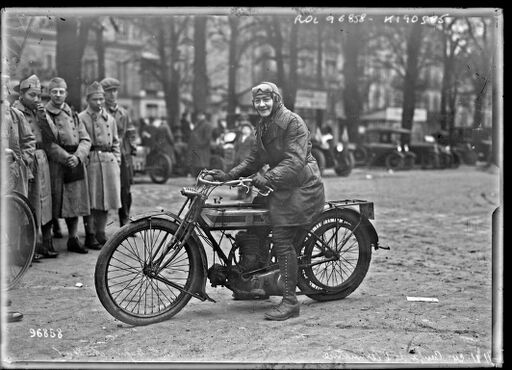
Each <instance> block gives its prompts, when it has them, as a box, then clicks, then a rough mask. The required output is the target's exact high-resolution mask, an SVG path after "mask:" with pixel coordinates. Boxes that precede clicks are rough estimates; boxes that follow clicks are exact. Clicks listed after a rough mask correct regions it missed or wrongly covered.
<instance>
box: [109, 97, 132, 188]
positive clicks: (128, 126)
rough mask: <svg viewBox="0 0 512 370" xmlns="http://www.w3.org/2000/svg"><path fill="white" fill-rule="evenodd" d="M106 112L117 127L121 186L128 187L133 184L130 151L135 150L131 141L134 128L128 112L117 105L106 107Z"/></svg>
mask: <svg viewBox="0 0 512 370" xmlns="http://www.w3.org/2000/svg"><path fill="white" fill-rule="evenodd" d="M106 110H107V112H108V113H109V114H110V115H111V116H112V117H114V120H115V121H116V125H117V137H118V138H119V142H120V144H119V147H120V150H121V186H122V187H129V186H130V185H131V184H132V183H133V158H132V154H131V153H132V151H133V150H135V149H136V148H135V145H134V144H133V140H134V139H135V126H134V125H133V123H132V122H131V120H130V116H129V115H128V112H127V111H126V109H124V108H123V107H120V106H119V105H116V106H112V107H111V106H107V107H106Z"/></svg>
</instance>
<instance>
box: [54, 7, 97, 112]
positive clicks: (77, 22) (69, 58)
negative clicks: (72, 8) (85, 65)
mask: <svg viewBox="0 0 512 370" xmlns="http://www.w3.org/2000/svg"><path fill="white" fill-rule="evenodd" d="M91 23H92V21H91V20H89V19H83V18H82V19H79V18H76V17H67V18H65V19H64V18H58V19H57V46H56V57H55V59H56V66H57V74H58V75H59V77H62V78H63V79H64V80H65V81H66V83H67V85H68V89H67V90H68V97H67V103H68V104H69V105H70V106H71V107H72V108H73V109H75V110H76V111H81V110H82V93H81V87H82V56H83V54H84V50H85V46H86V43H87V37H88V34H89V29H90V27H91Z"/></svg>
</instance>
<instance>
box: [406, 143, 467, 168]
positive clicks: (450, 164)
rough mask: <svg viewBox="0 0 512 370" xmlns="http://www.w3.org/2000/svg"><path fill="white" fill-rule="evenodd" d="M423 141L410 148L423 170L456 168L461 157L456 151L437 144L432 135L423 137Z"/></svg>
mask: <svg viewBox="0 0 512 370" xmlns="http://www.w3.org/2000/svg"><path fill="white" fill-rule="evenodd" d="M424 138H425V141H423V142H415V143H411V145H410V148H411V151H413V152H414V153H415V154H416V156H417V161H416V162H417V164H419V165H420V166H421V168H423V169H434V168H439V169H445V168H458V167H459V166H460V164H461V161H462V157H461V154H460V152H459V151H458V150H456V149H455V148H453V147H451V146H450V145H447V144H446V143H444V142H442V141H441V142H439V141H438V140H436V138H435V137H434V136H433V135H425V136H424Z"/></svg>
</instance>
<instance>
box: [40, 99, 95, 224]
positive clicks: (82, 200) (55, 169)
mask: <svg viewBox="0 0 512 370" xmlns="http://www.w3.org/2000/svg"><path fill="white" fill-rule="evenodd" d="M45 108H46V112H47V113H48V117H49V120H48V121H49V124H50V127H51V129H52V131H53V134H54V136H55V138H56V142H53V143H51V144H50V147H49V150H48V157H49V159H50V174H51V177H52V208H53V217H55V218H66V217H78V216H86V215H89V214H90V212H91V211H90V202H89V187H88V184H87V176H85V178H84V179H83V180H78V181H74V182H70V183H67V184H65V183H64V181H63V173H64V172H63V171H64V163H65V162H66V159H67V158H68V156H69V154H74V155H76V156H77V157H78V158H79V159H80V163H79V166H85V164H86V162H87V156H88V155H89V150H90V148H91V139H90V138H89V134H88V133H87V130H86V129H85V126H84V124H83V122H82V121H81V120H80V119H79V118H78V115H77V114H76V113H74V112H73V111H72V110H71V107H70V106H69V105H67V104H66V103H64V104H63V106H62V107H61V108H58V107H56V106H55V105H53V103H52V102H49V103H48V104H47V105H46V107H45ZM63 146H64V147H66V146H68V147H72V146H76V147H77V149H76V150H75V151H74V152H73V153H68V151H66V149H65V148H64V147H63Z"/></svg>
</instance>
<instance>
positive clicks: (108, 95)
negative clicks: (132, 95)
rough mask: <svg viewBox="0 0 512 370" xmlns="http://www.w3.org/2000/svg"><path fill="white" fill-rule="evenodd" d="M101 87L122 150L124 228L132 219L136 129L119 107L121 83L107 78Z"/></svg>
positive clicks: (102, 81)
mask: <svg viewBox="0 0 512 370" xmlns="http://www.w3.org/2000/svg"><path fill="white" fill-rule="evenodd" d="M101 86H102V87H103V90H104V91H105V108H106V111H107V112H108V113H109V114H110V115H111V116H112V117H114V120H115V121H116V125H117V136H118V137H119V141H120V149H121V208H119V211H118V214H119V224H120V226H123V225H124V224H126V223H127V222H128V218H129V217H130V208H131V205H132V193H131V191H130V187H131V185H132V184H133V160H132V154H135V153H136V152H137V147H136V146H135V127H134V126H133V124H132V122H131V120H130V116H129V115H128V112H127V111H126V109H124V108H122V107H120V106H119V104H118V103H117V97H118V93H119V87H120V86H121V82H120V81H119V80H117V79H115V78H111V77H107V78H104V79H103V80H101Z"/></svg>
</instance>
